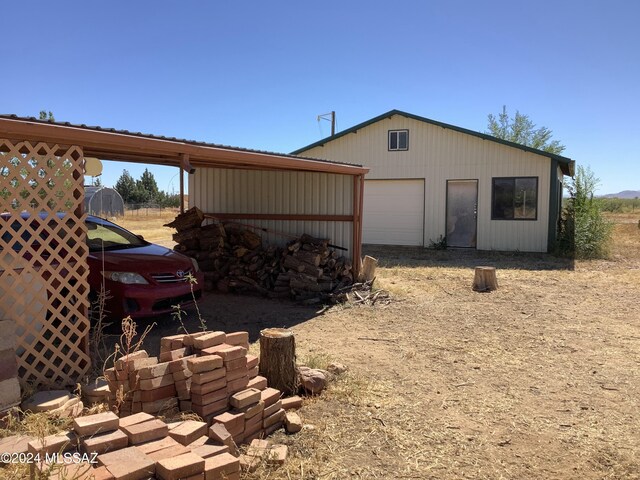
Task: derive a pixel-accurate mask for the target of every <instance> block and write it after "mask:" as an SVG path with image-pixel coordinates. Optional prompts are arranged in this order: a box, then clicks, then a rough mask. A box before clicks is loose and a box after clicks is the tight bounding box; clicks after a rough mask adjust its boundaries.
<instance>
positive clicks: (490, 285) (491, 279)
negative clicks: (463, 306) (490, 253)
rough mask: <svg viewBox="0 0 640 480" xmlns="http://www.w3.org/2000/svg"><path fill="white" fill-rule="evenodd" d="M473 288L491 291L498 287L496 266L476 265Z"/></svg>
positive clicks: (478, 290) (476, 290) (480, 290)
mask: <svg viewBox="0 0 640 480" xmlns="http://www.w3.org/2000/svg"><path fill="white" fill-rule="evenodd" d="M472 288H473V290H474V291H475V292H491V291H493V290H497V289H498V279H497V277H496V267H476V270H475V276H474V277H473V287H472Z"/></svg>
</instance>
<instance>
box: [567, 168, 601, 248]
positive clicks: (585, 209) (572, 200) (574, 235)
mask: <svg viewBox="0 0 640 480" xmlns="http://www.w3.org/2000/svg"><path fill="white" fill-rule="evenodd" d="M599 183H600V180H599V179H598V178H597V177H596V176H595V174H594V173H593V172H592V171H591V169H590V168H589V167H586V168H585V167H583V166H578V168H577V169H576V175H575V177H574V178H573V179H570V180H569V182H568V184H567V187H566V188H567V191H568V192H569V199H568V201H567V203H566V206H565V208H564V211H563V216H562V221H561V225H560V234H559V240H558V248H559V251H560V253H561V254H565V255H570V256H575V257H576V258H604V257H606V256H607V255H608V253H609V246H610V243H611V234H612V231H613V225H612V224H611V222H609V221H607V219H605V218H604V216H603V215H602V200H601V199H599V198H596V197H595V195H594V194H595V191H596V188H597V186H598V184H599Z"/></svg>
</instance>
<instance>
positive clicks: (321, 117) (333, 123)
mask: <svg viewBox="0 0 640 480" xmlns="http://www.w3.org/2000/svg"><path fill="white" fill-rule="evenodd" d="M320 120H326V121H328V122H331V136H332V137H333V136H334V135H335V134H336V112H335V111H333V110H332V111H331V113H323V114H322V115H318V122H319V121H320Z"/></svg>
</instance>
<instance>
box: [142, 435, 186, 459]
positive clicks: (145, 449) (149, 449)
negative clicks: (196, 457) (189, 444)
mask: <svg viewBox="0 0 640 480" xmlns="http://www.w3.org/2000/svg"><path fill="white" fill-rule="evenodd" d="M179 447H180V444H179V443H178V442H176V441H175V440H174V439H173V438H171V437H164V438H161V439H159V440H153V441H151V442H147V443H143V444H141V445H138V446H136V448H137V449H139V450H140V451H141V452H142V453H146V454H147V455H148V454H150V453H153V452H157V451H159V450H164V449H165V448H179Z"/></svg>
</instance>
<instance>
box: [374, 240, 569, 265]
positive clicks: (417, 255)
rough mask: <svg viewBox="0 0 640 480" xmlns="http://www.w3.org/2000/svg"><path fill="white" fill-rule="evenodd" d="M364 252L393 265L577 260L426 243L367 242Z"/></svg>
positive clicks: (536, 262)
mask: <svg viewBox="0 0 640 480" xmlns="http://www.w3.org/2000/svg"><path fill="white" fill-rule="evenodd" d="M363 252H364V255H370V256H372V257H374V258H377V259H378V262H379V265H380V266H381V267H385V268H393V267H405V268H406V267H408V268H411V267H447V268H473V267H476V266H480V265H489V266H492V267H496V268H499V269H516V270H573V269H574V261H573V259H568V258H559V257H554V256H553V255H550V254H548V253H525V252H495V251H482V250H472V249H463V248H457V249H456V248H449V249H447V250H430V249H427V248H423V247H398V246H392V245H364V246H363Z"/></svg>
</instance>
